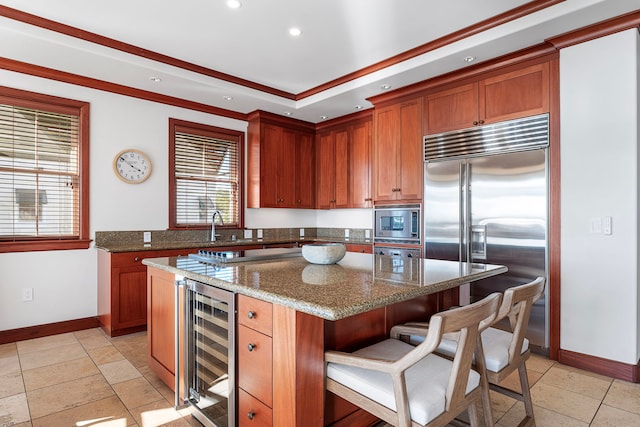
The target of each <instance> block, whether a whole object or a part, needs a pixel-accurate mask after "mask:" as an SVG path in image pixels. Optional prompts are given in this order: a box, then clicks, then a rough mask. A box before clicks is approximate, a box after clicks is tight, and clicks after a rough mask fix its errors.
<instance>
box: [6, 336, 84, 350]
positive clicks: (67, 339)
mask: <svg viewBox="0 0 640 427" xmlns="http://www.w3.org/2000/svg"><path fill="white" fill-rule="evenodd" d="M77 343H78V340H77V339H76V337H75V335H73V333H71V332H69V333H67V334H59V335H51V336H48V337H42V338H34V339H31V340H25V341H18V342H17V343H16V344H17V346H18V352H19V353H20V355H21V356H22V355H23V354H26V353H32V352H34V351H42V350H48V349H51V348H55V347H61V346H66V345H69V344H77Z"/></svg>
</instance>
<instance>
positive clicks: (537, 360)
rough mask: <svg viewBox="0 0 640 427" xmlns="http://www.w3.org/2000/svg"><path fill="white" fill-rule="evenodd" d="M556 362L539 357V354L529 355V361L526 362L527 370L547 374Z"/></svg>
mask: <svg viewBox="0 0 640 427" xmlns="http://www.w3.org/2000/svg"><path fill="white" fill-rule="evenodd" d="M555 363H556V362H555V361H553V360H549V358H548V357H545V356H541V355H539V354H535V353H531V356H529V360H527V370H528V371H535V372H540V373H542V374H544V373H545V372H547V371H548V370H549V369H550V368H551V367H552V366H553V365H554V364H555Z"/></svg>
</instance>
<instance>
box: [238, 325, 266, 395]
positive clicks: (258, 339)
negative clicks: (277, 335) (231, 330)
mask: <svg viewBox="0 0 640 427" xmlns="http://www.w3.org/2000/svg"><path fill="white" fill-rule="evenodd" d="M271 343H272V340H271V337H268V336H266V335H264V334H261V333H260V332H257V331H254V330H253V329H251V328H247V327H246V326H243V325H239V326H238V372H239V375H238V386H239V387H240V388H242V389H244V390H246V391H247V392H249V393H251V395H252V396H254V397H256V398H257V399H259V400H260V401H261V402H263V403H264V404H265V405H267V406H269V407H271V406H272V405H273V391H272V390H273V370H272V366H273V348H272V346H271Z"/></svg>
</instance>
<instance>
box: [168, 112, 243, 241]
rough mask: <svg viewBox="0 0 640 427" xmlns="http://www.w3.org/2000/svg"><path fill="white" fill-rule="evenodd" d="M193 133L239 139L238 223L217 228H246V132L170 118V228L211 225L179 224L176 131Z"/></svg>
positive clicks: (206, 228) (199, 228) (196, 227)
mask: <svg viewBox="0 0 640 427" xmlns="http://www.w3.org/2000/svg"><path fill="white" fill-rule="evenodd" d="M177 132H182V133H191V134H194V135H201V136H206V137H212V138H217V139H223V140H237V141H236V143H237V144H238V166H237V168H238V200H237V203H238V205H237V209H238V223H237V225H236V224H226V223H225V225H216V228H236V227H237V228H244V206H245V203H244V198H245V188H244V164H245V157H244V156H245V154H244V153H245V147H244V145H245V134H244V132H242V131H237V130H233V129H225V128H221V127H217V126H212V125H206V124H202V123H195V122H189V121H185V120H179V119H174V118H169V229H170V230H186V229H188V230H208V229H209V228H210V227H211V224H209V225H203V224H177V211H176V209H177V203H176V192H177V189H176V168H175V156H176V149H175V148H176V133H177Z"/></svg>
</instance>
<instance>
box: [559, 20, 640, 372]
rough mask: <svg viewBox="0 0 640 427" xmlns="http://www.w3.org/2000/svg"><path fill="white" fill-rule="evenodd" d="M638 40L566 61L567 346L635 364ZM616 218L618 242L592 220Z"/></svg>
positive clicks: (570, 51) (567, 54)
mask: <svg viewBox="0 0 640 427" xmlns="http://www.w3.org/2000/svg"><path fill="white" fill-rule="evenodd" d="M638 40H639V37H638V32H637V31H636V30H628V31H625V32H622V33H618V34H614V35H610V36H608V37H604V38H599V39H596V40H593V41H590V42H587V43H583V44H580V45H576V46H572V47H568V48H566V49H563V50H562V51H561V52H560V88H561V89H560V110H561V165H562V166H561V194H562V196H561V197H562V199H561V209H562V214H561V221H562V222H561V230H562V231H561V239H562V242H561V244H562V247H561V258H562V261H561V283H562V290H561V292H562V293H561V304H562V306H561V333H560V335H561V342H560V347H561V349H563V350H570V351H574V352H578V353H583V354H588V355H592V356H598V357H603V358H606V359H611V360H616V361H620V362H623V363H629V364H635V363H637V362H638V355H639V344H638V342H639V336H638V306H639V305H638V304H639V302H638V164H639V162H638V119H639V117H638V77H639V74H638V57H639V55H638V49H639V41H638ZM604 216H610V217H612V218H613V234H612V235H604V234H596V233H592V232H591V227H590V224H591V219H592V218H601V217H604Z"/></svg>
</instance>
